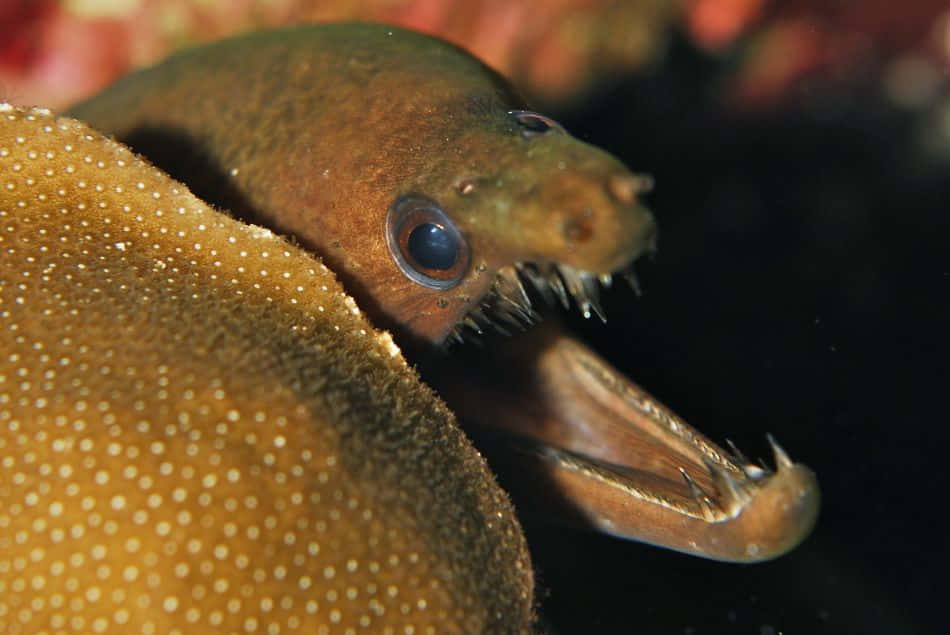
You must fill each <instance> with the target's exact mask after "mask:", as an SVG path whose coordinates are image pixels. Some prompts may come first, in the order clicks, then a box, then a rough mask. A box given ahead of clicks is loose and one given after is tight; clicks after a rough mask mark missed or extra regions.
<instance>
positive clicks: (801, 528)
mask: <svg viewBox="0 0 950 635" xmlns="http://www.w3.org/2000/svg"><path fill="white" fill-rule="evenodd" d="M489 348H490V349H491V350H486V349H481V350H479V351H474V352H473V351H457V350H456V351H453V354H452V355H451V356H448V357H446V358H445V359H443V360H442V361H441V362H440V363H439V364H438V368H436V369H432V370H433V372H431V373H426V375H427V379H428V380H429V381H431V383H433V384H435V385H436V387H437V389H438V390H439V391H440V392H441V393H442V395H443V396H444V398H445V400H446V401H447V402H448V403H449V405H450V406H451V407H452V408H453V409H454V410H455V412H456V414H457V415H458V416H459V418H460V419H461V420H462V421H463V423H465V424H473V425H475V426H478V427H483V426H485V427H487V428H488V429H493V430H499V429H501V430H504V431H505V435H506V438H507V439H511V438H514V439H516V441H515V442H514V445H512V442H511V441H510V440H509V441H505V442H504V443H503V444H501V446H502V447H504V448H506V449H507V450H511V449H512V448H514V449H515V451H514V453H511V454H508V453H506V454H507V455H508V458H507V459H501V461H500V462H501V463H502V465H499V464H498V463H499V458H498V457H496V456H493V455H492V454H491V453H489V459H490V460H493V463H494V464H495V467H496V469H500V471H501V472H502V475H503V477H504V474H505V473H506V472H507V471H509V470H510V471H511V472H512V477H511V478H507V479H505V478H503V480H504V485H505V486H506V487H508V488H509V489H512V490H513V491H514V494H515V497H516V500H517V501H520V502H525V501H527V502H529V503H532V506H535V505H536V504H540V505H541V506H542V507H552V506H553V507H554V508H555V509H556V510H557V512H558V513H559V514H560V515H561V516H564V515H565V513H566V514H567V517H569V518H571V519H572V520H574V521H580V522H582V523H584V524H587V525H590V526H593V527H595V528H597V529H599V530H601V531H605V532H607V533H611V534H614V535H617V536H620V537H624V538H629V539H634V540H640V541H643V542H648V543H652V544H655V545H659V546H663V547H667V548H670V549H675V550H677V551H682V552H685V553H689V554H693V555H697V556H702V557H706V558H711V559H715V560H723V561H730V562H755V561H760V560H768V559H771V558H775V557H777V556H780V555H782V554H783V553H786V552H787V551H789V550H791V549H792V548H794V547H795V546H796V545H798V544H799V543H800V542H801V541H802V540H803V539H804V538H805V537H806V536H807V535H808V533H809V532H810V531H811V529H812V527H813V526H814V524H815V520H816V518H817V514H818V507H819V500H820V495H819V490H818V484H817V480H816V478H815V476H814V474H813V473H812V472H811V470H809V469H808V468H807V467H805V466H803V465H801V464H797V463H794V462H792V461H791V460H790V459H789V458H788V456H787V454H786V453H785V452H784V451H783V450H782V449H781V448H780V447H779V446H778V445H777V444H776V443H775V442H774V441H772V440H771V437H770V442H771V443H772V447H773V451H774V455H775V457H774V458H775V464H776V466H775V469H769V468H766V467H763V466H759V465H754V464H751V463H749V462H748V461H747V460H746V459H744V457H742V456H741V454H739V453H738V451H735V450H733V451H727V450H725V449H723V448H721V447H719V446H717V445H716V444H715V443H713V442H712V441H710V440H709V439H708V438H706V437H705V436H704V435H703V434H702V433H700V432H699V431H697V430H696V429H694V428H693V427H691V426H689V425H687V424H686V423H685V422H683V421H682V420H681V419H679V418H678V417H677V416H676V415H674V414H673V413H672V412H670V411H669V410H668V409H666V408H665V407H664V406H663V405H661V404H659V403H658V402H657V401H656V400H654V399H653V398H652V397H650V396H649V395H648V394H647V393H646V392H644V391H643V390H642V389H641V388H639V387H638V386H636V385H635V384H634V383H632V382H631V381H629V380H628V379H626V378H625V377H623V376H622V375H620V374H619V373H618V372H617V371H616V370H615V369H613V368H612V367H611V366H610V365H609V364H608V363H607V362H606V361H604V360H603V359H602V358H600V357H599V356H598V355H597V354H596V353H594V352H592V351H591V350H590V349H588V348H587V347H586V346H584V345H583V344H581V343H580V342H579V341H577V340H575V339H574V338H572V337H570V336H569V335H567V334H565V333H564V332H562V331H561V330H559V329H558V328H557V327H556V326H554V325H551V324H547V323H546V324H544V325H540V326H536V327H534V328H532V329H531V330H530V331H529V332H528V333H526V334H523V335H520V336H518V337H517V338H512V339H511V340H507V341H506V342H505V343H504V344H503V345H500V346H495V347H489ZM509 435H510V436H509ZM490 436H494V435H490ZM497 446H499V444H498V443H492V444H491V447H497ZM505 463H508V465H507V466H506V465H505Z"/></svg>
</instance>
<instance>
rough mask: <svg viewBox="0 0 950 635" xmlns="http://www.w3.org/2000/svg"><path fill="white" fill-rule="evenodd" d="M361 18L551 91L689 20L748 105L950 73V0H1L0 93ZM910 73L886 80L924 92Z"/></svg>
mask: <svg viewBox="0 0 950 635" xmlns="http://www.w3.org/2000/svg"><path fill="white" fill-rule="evenodd" d="M352 19H363V20H380V21H388V22H392V23H394V24H400V25H403V26H408V27H410V28H414V29H417V30H420V31H423V32H427V33H432V34H435V35H439V36H441V37H444V38H446V39H448V40H450V41H452V42H454V43H456V44H458V45H460V46H462V47H464V48H467V49H469V50H471V51H472V52H473V53H475V54H476V55H478V56H479V57H481V58H483V59H485V60H486V61H487V62H488V63H489V64H490V65H491V66H493V67H495V68H497V69H498V70H499V71H501V72H502V73H503V74H505V75H507V76H509V77H511V78H512V79H514V81H515V83H516V84H518V85H519V86H521V87H522V88H524V89H525V90H526V92H528V93H530V94H533V95H534V96H535V97H540V98H542V99H545V100H565V99H569V98H571V97H572V96H575V95H578V94H581V93H583V91H584V90H585V89H587V88H588V87H589V86H590V85H591V84H592V83H593V82H595V81H597V79H598V78H599V77H602V76H603V75H604V74H607V73H612V72H618V71H619V72H630V71H633V70H635V69H640V68H643V67H644V65H647V64H650V63H651V62H653V61H654V60H657V59H660V58H661V56H662V53H663V52H664V51H665V49H666V46H665V45H666V43H667V41H668V39H669V38H670V37H671V34H672V33H673V32H674V31H675V29H676V26H677V25H678V24H681V25H682V28H683V30H684V32H685V33H686V35H687V36H688V37H689V38H690V39H691V40H692V41H693V42H694V43H695V44H696V45H697V46H699V47H700V48H703V49H705V50H707V51H709V52H710V53H712V54H716V53H718V52H731V55H730V58H729V59H730V62H729V63H730V64H731V65H732V67H731V77H730V79H729V80H728V81H727V82H726V83H725V84H724V87H725V88H724V89H725V95H726V97H727V99H730V100H731V101H732V102H733V103H736V104H743V105H745V106H750V105H752V106H754V105H767V104H772V103H776V102H778V101H780V100H782V99H784V98H785V97H786V96H788V95H789V94H792V93H794V91H795V87H796V86H798V85H799V84H800V83H801V81H802V80H803V79H805V78H808V77H813V76H822V77H824V78H826V79H827V80H828V85H830V86H835V85H839V84H840V85H841V86H845V85H847V84H848V82H855V80H856V78H857V79H868V78H870V79H869V81H874V77H884V76H885V75H887V74H888V70H887V67H888V65H889V64H890V66H891V67H894V68H898V69H899V68H909V67H911V66H912V67H913V68H914V69H916V71H915V72H917V75H920V76H921V77H927V78H930V79H929V80H927V81H930V82H931V83H933V82H934V81H937V82H939V81H941V80H940V77H941V73H942V74H943V75H942V77H943V78H944V79H943V81H945V79H946V68H947V66H948V62H950V8H948V7H947V5H946V0H906V1H905V2H904V3H903V4H901V5H899V6H896V7H895V5H894V4H893V3H892V2H889V0H839V1H837V2H833V3H829V2H827V1H826V0H783V1H780V0H682V1H678V0H627V1H624V0H534V1H531V0H484V1H483V2H467V1H465V0H362V1H360V0H325V1H321V2H314V1H312V0H229V1H228V2H222V3H211V2H207V0H114V1H112V2H108V1H105V0H0V98H5V99H10V100H12V101H14V102H17V103H21V104H30V103H42V104H44V105H48V106H52V107H59V106H63V105H66V104H68V103H70V102H72V101H75V100H76V99H79V98H81V97H84V96H86V95H88V94H90V93H92V92H95V91H96V90H98V89H99V88H101V87H102V86H103V85H104V84H105V83H107V82H108V81H110V80H112V79H114V78H115V77H117V76H118V75H121V74H122V73H124V72H126V71H128V70H129V69H131V68H135V67H138V66H141V65H144V64H148V63H152V62H154V61H157V60H158V59H160V58H162V57H164V56H165V55H167V54H168V53H170V52H171V51H172V50H173V49H175V48H179V47H181V46H186V45H189V44H193V43H196V42H201V41H206V40H212V39H218V38H221V37H225V36H227V35H230V34H233V33H237V32H240V31H246V30H250V29H255V28H264V27H268V26H275V25H281V24H290V23H297V22H308V21H338V20H352ZM941 25H942V26H941ZM737 44H738V46H737ZM907 55H913V56H915V57H914V60H915V64H916V65H911V66H908V65H907V64H906V63H904V62H905V61H906V60H905V59H904V58H905V57H906V56H907ZM892 61H894V62H895V63H897V65H896V66H895V65H894V64H891V62H892ZM928 65H930V66H928ZM921 69H923V71H922V72H918V71H921ZM934 69H937V70H934ZM898 75H899V74H897V73H896V72H890V76H891V77H892V78H896V79H895V80H894V81H889V82H887V81H884V80H881V83H882V85H886V86H898V87H901V88H900V90H903V91H905V92H906V91H908V90H910V92H913V91H914V88H913V87H910V88H908V86H907V84H908V81H907V80H904V79H901V77H898ZM935 77H936V78H937V79H936V80H934V78H935ZM897 80H900V81H897ZM836 82H837V83H838V84H836ZM918 92H920V91H918Z"/></svg>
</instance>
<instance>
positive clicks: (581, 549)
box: [525, 42, 950, 635]
mask: <svg viewBox="0 0 950 635" xmlns="http://www.w3.org/2000/svg"><path fill="white" fill-rule="evenodd" d="M722 67H723V62H722V61H713V60H710V59H709V58H706V57H704V56H702V55H700V54H698V53H696V52H695V51H693V50H691V49H690V48H689V46H688V45H686V44H684V43H682V42H678V43H676V44H675V45H674V46H673V50H672V51H671V54H670V57H669V59H668V60H667V62H666V63H665V64H664V65H663V67H662V68H661V69H659V70H658V71H657V72H655V73H654V74H652V75H650V76H646V77H644V76H639V77H637V78H626V79H625V78H616V79H615V80H613V81H610V82H607V83H605V84H604V85H602V86H601V87H600V89H599V90H598V91H597V92H596V94H595V96H594V97H592V98H591V99H589V100H587V101H586V102H585V103H583V104H580V105H579V106H577V107H574V108H573V109H571V110H570V111H562V112H559V113H555V114H557V115H558V116H559V117H560V119H561V121H562V123H564V124H565V125H566V126H567V128H568V129H569V130H571V131H572V132H573V133H575V134H576V135H578V136H580V137H582V138H585V139H587V140H588V141H590V142H592V143H595V144H597V145H600V146H602V147H605V148H607V149H608V150H610V151H611V152H613V153H615V154H616V155H618V156H619V157H620V158H621V159H622V160H623V161H625V162H626V163H627V164H628V165H630V166H631V167H632V168H634V169H635V170H639V171H644V172H649V173H651V174H653V175H654V176H655V178H656V181H657V187H656V189H655V191H654V192H653V193H652V194H651V195H649V197H648V200H649V205H650V207H651V208H652V209H653V210H654V212H655V214H656V216H657V219H658V221H659V226H660V250H659V253H658V254H657V255H656V257H655V258H654V259H653V261H652V262H647V263H645V264H642V265H639V266H638V271H639V277H640V282H641V285H642V287H643V289H644V293H643V296H642V297H640V298H636V297H635V296H634V294H633V293H632V292H631V291H630V290H629V289H628V288H626V287H624V286H623V285H615V287H614V288H613V289H612V290H611V291H610V292H609V293H608V294H607V298H606V304H607V315H608V324H607V325H606V326H602V325H600V324H599V323H595V322H592V323H584V322H583V321H582V320H579V319H577V320H574V321H573V323H572V324H573V326H574V327H575V328H576V329H578V330H580V331H582V332H584V333H585V334H586V338H587V339H588V340H589V341H591V342H593V343H594V344H595V346H596V347H597V348H598V349H599V350H600V351H601V352H602V353H603V354H604V355H605V356H606V357H607V358H608V359H610V360H611V361H612V362H613V363H614V364H615V365H616V366H618V367H619V368H620V369H622V370H623V371H624V372H625V373H627V374H628V375H629V376H630V377H631V378H633V379H634V380H635V381H637V382H638V383H639V384H640V385H642V386H644V387H645V388H646V389H647V390H649V391H650V392H652V393H653V394H654V395H655V396H657V397H658V398H659V399H660V400H661V401H663V402H664V403H665V404H667V405H668V406H670V407H671V408H672V409H673V410H674V411H676V412H677V413H678V414H680V415H681V416H683V417H684V418H685V419H686V420H687V421H689V422H691V423H692V424H693V425H695V426H696V427H698V428H699V429H701V430H702V431H704V432H705V433H707V434H708V435H709V436H710V437H711V438H713V439H714V440H717V441H720V442H721V441H723V440H724V439H725V438H730V439H732V440H733V441H735V442H736V444H737V445H738V446H739V447H740V448H742V449H743V450H744V451H745V452H746V454H750V455H751V456H753V457H754V456H761V457H764V458H767V459H768V460H769V461H770V462H771V456H770V452H769V451H768V446H767V444H766V442H765V433H766V432H771V433H772V434H773V435H774V436H775V437H776V438H777V439H778V441H779V442H780V443H781V444H782V445H783V446H784V447H785V449H786V450H787V451H788V452H789V453H790V455H791V456H792V458H793V459H795V460H796V461H800V462H802V463H805V464H807V465H809V466H810V467H811V468H812V469H814V470H815V471H816V473H817V474H818V478H819V482H820V485H821V489H822V496H823V501H822V511H821V515H820V517H819V520H818V525H817V528H816V529H815V531H814V533H813V535H812V536H811V537H810V538H808V539H807V541H806V542H805V543H804V544H803V545H802V546H801V547H800V548H798V549H797V550H795V551H794V552H792V553H791V554H789V555H787V556H784V557H782V558H780V559H778V560H777V561H774V562H770V563H765V564H756V565H729V564H721V563H716V562H708V561H703V560H700V559H696V558H691V557H687V556H683V555H680V554H677V553H672V552H667V551H663V550H660V549H657V548H653V547H649V546H644V545H639V544H636V543H631V542H624V541H621V540H617V539H614V538H610V537H607V536H599V535H595V534H592V533H588V532H584V531H579V530H571V529H565V528H563V527H553V526H550V525H547V524H544V523H539V522H536V521H534V520H533V519H531V518H526V519H525V521H526V530H527V532H528V536H529V540H530V543H531V548H532V552H533V556H534V558H535V562H536V568H537V571H538V576H539V579H540V586H541V590H542V611H543V615H544V617H545V620H546V625H547V627H548V628H550V630H551V631H552V632H555V633H574V632H605V633H606V632H618V633H626V632H638V633H682V634H684V635H688V634H696V635H700V634H704V633H753V634H756V635H773V634H777V633H887V634H899V633H937V632H947V626H946V625H945V623H944V621H943V613H944V611H943V606H942V604H943V602H944V601H945V597H944V596H945V595H946V586H947V577H948V572H947V567H948V566H950V558H948V554H950V550H948V539H947V523H946V521H945V520H944V518H945V512H944V508H945V505H946V502H945V501H946V498H947V493H948V489H947V487H946V485H945V484H946V481H947V479H946V478H945V476H944V470H945V460H944V457H945V455H946V452H947V445H948V443H947V442H948V440H950V439H948V437H950V434H948V432H947V411H946V409H945V407H944V404H943V395H944V393H945V392H946V390H947V388H946V380H947V370H946V368H947V365H946V364H947V361H946V360H947V353H948V347H947V342H948V338H947V335H946V333H947V329H948V327H950V321H948V318H950V315H948V314H950V302H948V292H950V262H948V258H947V239H948V237H950V232H948V231H947V230H948V220H947V216H948V211H950V210H948V205H950V161H948V160H947V155H946V154H944V155H943V156H942V157H941V155H940V154H939V153H936V154H934V153H931V152H929V151H928V150H927V149H926V146H927V143H928V142H931V141H933V140H934V139H935V138H938V137H939V135H938V133H937V131H936V128H935V127H934V122H935V119H934V118H933V117H934V113H935V112H936V110H937V109H938V108H939V104H937V103H935V104H933V105H932V106H933V107H932V108H931V109H929V110H928V109H922V110H918V111H913V112H911V111H904V110H899V109H897V108H896V107H893V106H890V105H888V104H887V103H885V102H884V101H883V99H881V98H880V97H878V96H877V94H878V93H877V92H876V91H875V90H874V87H873V86H872V85H868V86H867V87H866V88H862V87H860V86H857V87H855V86H850V87H848V90H847V91H842V90H838V89H836V88H835V87H833V86H820V85H819V86H811V87H806V89H805V91H804V92H802V93H801V94H800V95H799V98H798V99H797V100H789V102H787V103H786V104H785V105H783V106H782V107H781V108H776V109H771V110H770V111H768V112H762V111H759V112H757V113H756V114H748V113H746V114H741V113H739V114H737V112H736V111H735V110H734V109H732V110H731V111H727V110H726V109H724V108H720V107H719V106H717V102H716V97H715V96H716V95H717V92H718V88H719V86H718V82H719V81H720V73H721V71H722ZM945 99H946V97H945ZM943 107H944V108H945V109H946V108H947V106H946V105H944V106H943ZM726 112H731V114H726ZM943 134H944V135H945V138H944V143H945V144H946V143H947V140H946V136H947V135H948V133H947V132H944V133H943Z"/></svg>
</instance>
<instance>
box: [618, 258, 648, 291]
mask: <svg viewBox="0 0 950 635" xmlns="http://www.w3.org/2000/svg"><path fill="white" fill-rule="evenodd" d="M620 275H621V277H623V279H624V280H625V281H626V282H627V284H629V285H630V288H631V289H633V292H634V293H635V294H637V297H639V296H641V295H643V290H642V289H641V288H640V281H639V280H637V274H636V273H635V272H634V271H633V265H631V266H630V268H629V269H627V270H626V271H624V272H623V273H622V274H620Z"/></svg>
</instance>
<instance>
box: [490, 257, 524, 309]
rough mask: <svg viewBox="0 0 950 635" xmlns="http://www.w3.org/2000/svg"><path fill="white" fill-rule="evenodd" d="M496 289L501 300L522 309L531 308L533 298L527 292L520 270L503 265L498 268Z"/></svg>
mask: <svg viewBox="0 0 950 635" xmlns="http://www.w3.org/2000/svg"><path fill="white" fill-rule="evenodd" d="M495 291H496V292H497V293H498V297H499V299H501V300H504V301H506V302H510V303H511V304H514V305H515V306H517V307H519V308H522V309H530V308H531V299H530V298H528V294H527V293H526V292H525V289H524V285H523V284H521V280H520V279H519V278H518V272H517V271H516V270H515V269H514V268H512V267H502V268H501V269H499V270H498V277H497V278H496V281H495Z"/></svg>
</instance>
